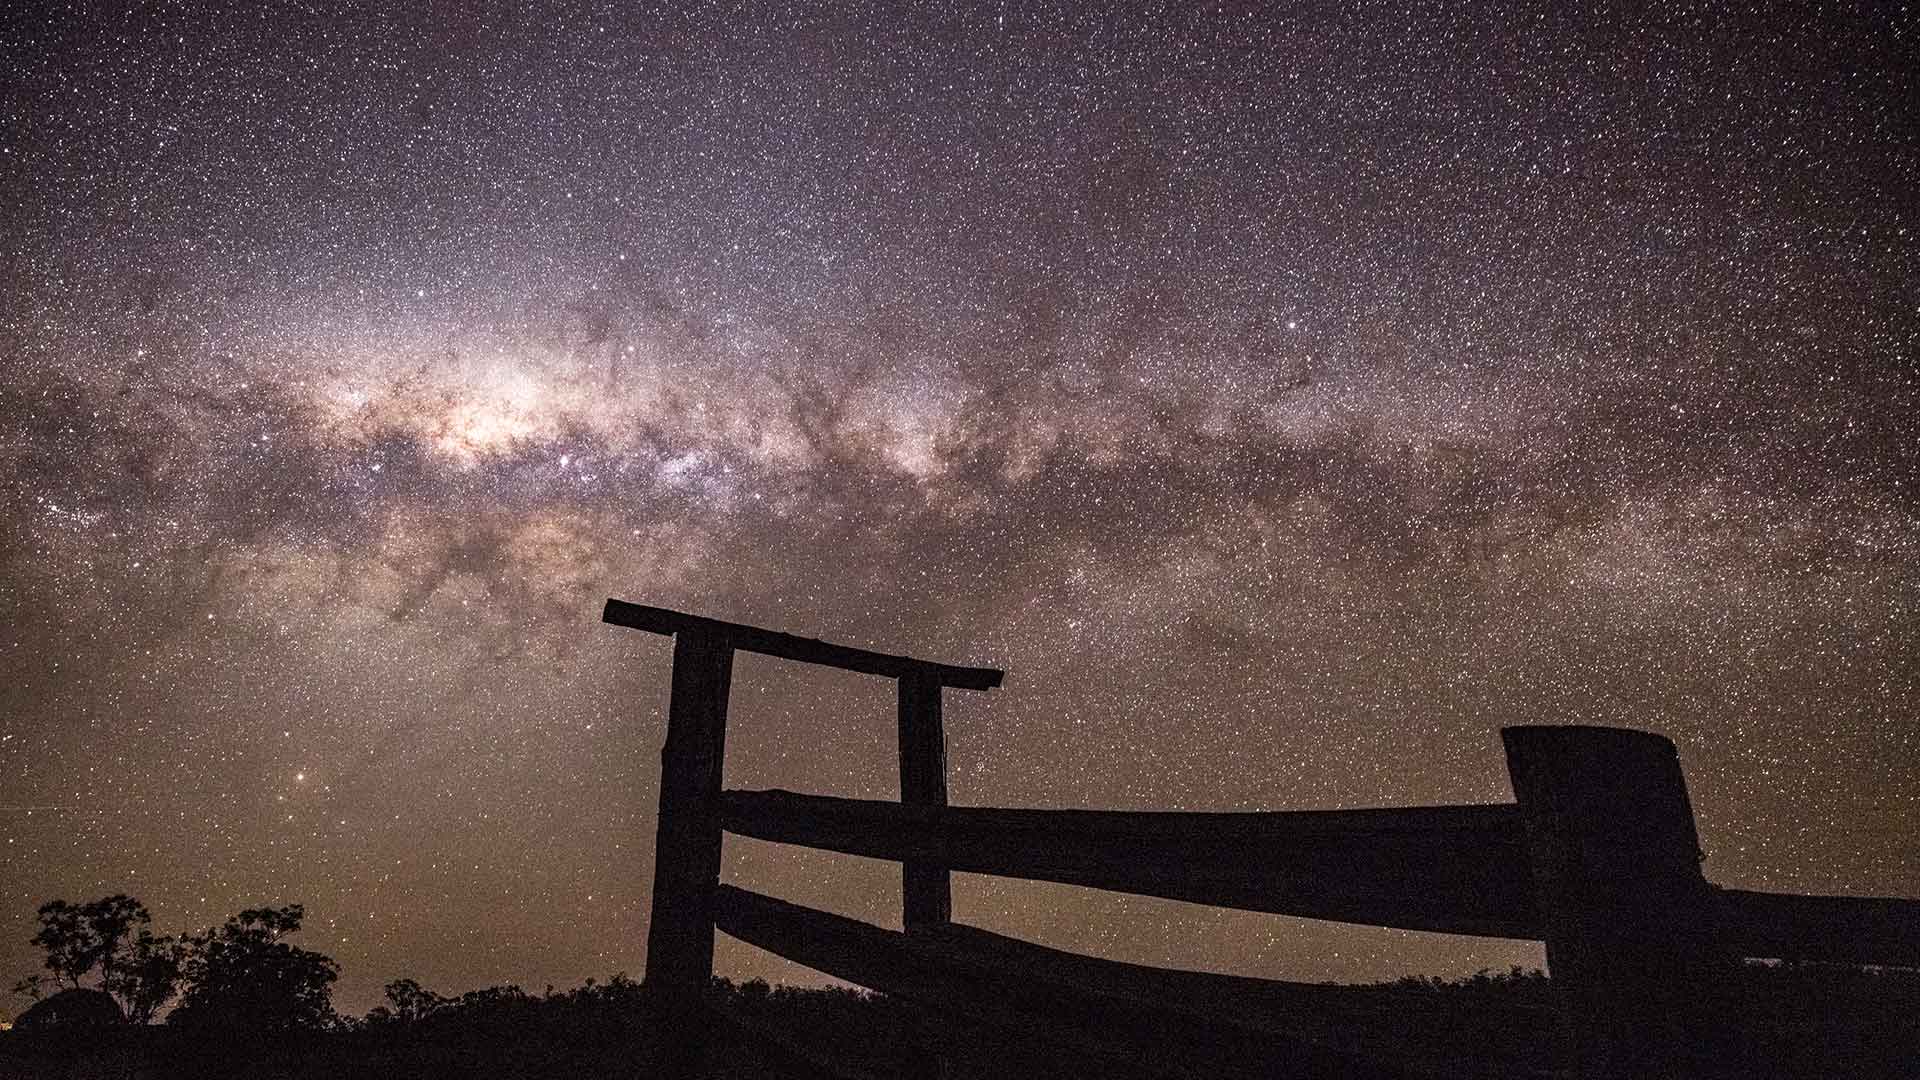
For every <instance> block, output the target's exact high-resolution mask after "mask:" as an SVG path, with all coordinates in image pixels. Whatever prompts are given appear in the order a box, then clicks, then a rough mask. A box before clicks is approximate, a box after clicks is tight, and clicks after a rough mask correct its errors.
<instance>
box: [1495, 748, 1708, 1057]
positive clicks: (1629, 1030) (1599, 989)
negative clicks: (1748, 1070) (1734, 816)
mask: <svg viewBox="0 0 1920 1080" xmlns="http://www.w3.org/2000/svg"><path fill="white" fill-rule="evenodd" d="M1500 736H1501V740H1502V741H1503V742H1504V743H1505V745H1506V753H1507V770H1508V772H1509V774H1510V775H1511V777H1512V780H1513V791H1514V795H1515V797H1516V798H1517V799H1518V801H1519V804H1520V810H1521V814H1522V816H1523V817H1524V819H1525V821H1526V830H1527V846H1528V854H1529V859H1530V862H1531V864H1532V872H1533V881H1534V889H1535V893H1536V895H1537V896H1538V898H1539V903H1540V908H1541V912H1542V915H1543V916H1544V919H1545V924H1546V930H1545V938H1546V946H1547V966H1548V968H1549V971H1550V974H1551V976H1552V978H1553V985H1554V987H1555V990H1556V992H1557V994H1558V996H1559V997H1560V1002H1561V1006H1562V1010H1563V1014H1564V1016H1565V1019H1566V1027H1567V1031H1566V1035H1567V1038H1568V1051H1569V1056H1570V1058H1571V1059H1572V1062H1573V1065H1574V1068H1575V1075H1577V1076H1580V1077H1586V1078H1594V1080H1600V1078H1606V1080H1614V1078H1625V1077H1656V1076H1662V1077H1663V1076H1675V1075H1686V1074H1687V1072H1688V1071H1689V1069H1688V1065H1687V1063H1688V1061H1689V1060H1690V1059H1692V1058H1693V1056H1694V1055H1693V1054H1692V1053H1691V1051H1693V1050H1695V1049H1696V1044H1695V1043H1694V1042H1693V1040H1691V1039H1690V1038H1689V1032H1690V1030H1691V1029H1692V1028H1693V1027H1694V1026H1695V1022H1696V1021H1695V1019H1694V1015H1695V1014H1696V1013H1697V1010H1698V1008H1699V1002H1698V1000H1697V998H1696V996H1695V994H1694V992H1693V989H1692V988H1694V987H1695V986H1697V985H1698V980H1699V979H1701V978H1703V977H1705V975H1706V971H1705V968H1706V966H1707V965H1708V964H1709V963H1710V962H1711V960H1712V958H1713V948H1712V944H1711V942H1712V939H1713V927H1712V925H1711V923H1710V921H1709V919H1710V913H1709V908H1708V893H1709V889H1710V886H1708V884H1707V882H1706V879H1705V878H1704V877H1702V876H1701V873H1700V858H1701V853H1700V839H1699V835H1698V834H1697V833H1696V832H1695V830H1694V822H1693V808H1692V805H1691V804H1690V803H1689V801H1688V799H1687V785H1686V779H1685V777H1684V776H1683V775H1682V773H1681V771H1680V759H1679V755H1678V753H1677V752H1676V751H1675V750H1674V746H1673V743H1672V741H1671V740H1668V739H1666V738H1664V737H1662V736H1659V735H1654V734H1650V733H1647V732H1642V731H1631V730H1627V729H1624V728H1601V727H1585V726H1565V727H1563V726H1525V727H1510V728H1505V729H1503V730H1502V731H1501V732H1500Z"/></svg>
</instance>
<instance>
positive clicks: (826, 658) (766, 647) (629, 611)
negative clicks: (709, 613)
mask: <svg viewBox="0 0 1920 1080" xmlns="http://www.w3.org/2000/svg"><path fill="white" fill-rule="evenodd" d="M600 618H601V621H603V622H609V623H612V624H613V625H615V626H625V627H630V628H632V629H634V630H646V631H648V632H650V633H655V634H667V635H673V634H679V633H683V632H688V631H691V632H694V633H698V634H704V635H706V636H709V637H712V638H714V639H716V640H719V641H724V642H725V643H726V644H728V645H729V646H731V647H733V648H735V649H741V650H744V651H746V652H754V653H760V654H761V655H763V656H777V657H780V658H781V659H783V660H797V661H799V662H801V663H803V664H820V665H822V666H825V667H835V668H842V669H844V670H847V671H858V672H863V673H865V674H868V675H885V676H888V677H889V678H896V679H897V678H903V677H906V676H909V675H911V676H914V677H916V678H926V679H931V680H933V681H934V682H936V683H938V684H939V685H941V686H958V687H961V688H963V689H967V690H991V689H992V688H994V687H996V686H999V685H1000V681H1001V679H1002V678H1004V676H1005V673H1004V672H1002V671H1000V670H999V669H997V668H983V667H959V666H956V665H953V664H936V663H934V662H933V661H931V660H916V659H914V658H913V657H911V656H895V655H892V654H890V653H879V652H871V651H869V650H867V649H855V648H850V647H848V646H846V645H834V644H831V643H829V642H825V641H821V640H819V639H818V638H803V637H796V636H795V635H793V634H783V633H781V632H779V631H778V630H763V629H761V628H760V627H757V626H748V625H746V624H745V623H731V622H722V621H721V620H719V619H708V618H704V617H702V616H699V615H688V614H685V613H683V612H678V611H669V610H667V609H666V608H658V607H649V606H647V605H645V604H629V603H627V602H626V601H625V600H614V599H611V598H609V599H608V600H607V606H606V610H605V611H604V612H602V614H601V616H600Z"/></svg>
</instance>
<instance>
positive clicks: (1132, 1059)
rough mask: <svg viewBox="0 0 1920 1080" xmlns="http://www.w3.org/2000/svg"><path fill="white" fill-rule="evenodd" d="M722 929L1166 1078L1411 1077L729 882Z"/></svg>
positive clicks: (719, 899) (718, 914) (720, 912)
mask: <svg viewBox="0 0 1920 1080" xmlns="http://www.w3.org/2000/svg"><path fill="white" fill-rule="evenodd" d="M714 917H715V923H716V925H717V926H718V927H719V928H720V929H721V930H722V931H724V932H726V933H727V934H730V935H732V936H733V937H736V938H739V939H740V940H741V941H745V942H747V943H748V944H751V945H756V946H758V947H760V948H763V949H766V950H767V951H769V952H773V953H778V954H779V955H781V956H785V957H787V958H788V959H791V960H794V961H797V962H798V963H802V964H805V965H806V966H808V967H810V968H813V969H815V970H817V971H822V972H825V973H827V974H829V975H832V976H834V977H836V978H840V979H845V980H847V981H848V982H854V983H859V984H860V985H862V986H866V987H870V988H872V989H875V990H879V991H881V992H882V993H887V994H895V995H898V996H900V997H904V998H908V999H910V1000H915V1001H921V1002H926V1003H929V1004H933V1005H936V1006H940V1007H944V1008H951V1009H955V1010H957V1011H959V1012H962V1013H965V1014H967V1015H969V1016H973V1017H975V1018H977V1019H981V1020H985V1021H988V1022H991V1023H994V1024H996V1025H998V1026H1002V1027H1006V1028H1011V1029H1015V1030H1031V1031H1034V1032H1036V1033H1038V1034H1042V1035H1045V1036H1047V1037H1048V1038H1050V1039H1053V1040H1056V1041H1060V1042H1064V1043H1066V1044H1068V1045H1072V1046H1074V1047H1075V1048H1077V1049H1080V1050H1082V1051H1084V1052H1086V1053H1089V1054H1093V1055H1095V1056H1098V1057H1102V1058H1107V1059H1110V1060H1113V1061H1115V1062H1119V1063H1125V1064H1134V1065H1143V1066H1146V1067H1147V1068H1149V1069H1152V1070H1155V1071H1157V1072H1160V1073H1162V1074H1164V1075H1168V1076H1182V1077H1195V1078H1209V1077H1215V1076H1243V1077H1269V1076H1282V1075H1284V1076H1289V1077H1300V1078H1302V1080H1309V1078H1316V1077H1325V1078H1328V1080H1333V1078H1341V1080H1345V1078H1369V1077H1377V1078H1381V1080H1386V1078H1390V1077H1391V1078H1410V1077H1415V1076H1422V1075H1427V1074H1423V1073H1416V1072H1412V1071H1408V1070H1406V1069H1403V1068H1399V1067H1395V1066H1390V1065H1384V1064H1380V1063H1377V1062H1370V1061H1367V1060H1366V1059H1364V1058H1362V1057H1360V1056H1358V1055H1356V1054H1352V1053H1348V1052H1343V1051H1339V1050H1334V1049H1331V1048H1328V1047H1325V1046H1322V1045H1319V1044H1317V1043H1313V1042H1309V1041H1305V1040H1299V1039H1289V1038H1286V1037H1285V1036H1282V1035H1278V1034H1275V1033H1273V1032H1263V1031H1257V1030H1251V1029H1249V1028H1247V1027H1243V1026H1240V1025H1237V1024H1234V1023H1231V1022H1228V1021H1225V1020H1220V1019H1208V1018H1206V1017H1203V1016H1199V1015H1191V1014H1179V1015H1173V1014H1171V1013H1170V1012H1169V1010H1167V1009H1165V1008H1163V1007H1161V1006H1159V1005H1157V1004H1150V1003H1147V1002H1143V1001H1140V1000H1136V999H1133V998H1130V997H1128V996H1126V995H1123V994H1118V993H1113V992H1111V991H1110V990H1108V989H1107V988H1106V987H1103V986H1100V985H1098V984H1096V985H1094V986H1091V987H1080V986H1073V985H1063V984H1061V983H1058V982H1055V981H1053V980H1050V979H1046V978H1038V977H1035V972H1033V971H1031V970H1028V969H1023V968H1022V967H1020V966H1018V965H1013V964H1009V963H1007V962H1006V957H1005V956H998V957H992V956H988V957H982V956H976V955H972V954H971V953H970V952H969V950H968V949H967V948H966V947H965V945H964V943H963V942H961V941H958V940H956V939H954V938H950V937H946V936H944V935H942V934H938V933H933V934H926V935H909V934H904V933H900V932H898V931H893V930H884V929H881V928H880V927H877V926H872V925H870V924H867V923H864V922H860V921H859V920H857V919H849V918H846V917H844V916H841V915H833V914H829V913H827V912H824V911H816V910H814V909H812V908H806V907H801V906H800V905H797V904H790V903H787V902H786V901H784V900H775V899H773V898H772V897H767V896H762V895H760V894H758V893H753V892H748V891H747V890H745V889H739V888H735V887H734V886H731V885H722V886H720V889H719V891H718V894H717V895H716V897H715V904H714Z"/></svg>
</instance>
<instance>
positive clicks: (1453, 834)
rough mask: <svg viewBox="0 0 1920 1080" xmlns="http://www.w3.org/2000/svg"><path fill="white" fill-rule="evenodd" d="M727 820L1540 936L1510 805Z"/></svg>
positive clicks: (1092, 877)
mask: <svg viewBox="0 0 1920 1080" xmlns="http://www.w3.org/2000/svg"><path fill="white" fill-rule="evenodd" d="M720 823H721V827H722V828H724V829H726V830H727V831H728V832H732V833H737V834H739V835H741V836H751V837H754V838H756V839H760V840H773V841H777V842H780V843H786V844H800V845H803V846H806V847H812V848H822V849H825V850H828V851H838V852H843V853H845V854H848V855H864V856H867V857H869V858H876V859H893V860H900V861H905V860H918V861H920V862H923V863H928V864H934V865H939V866H944V867H947V868H948V869H952V870H959V871H964V872H968V873H977V874H998V875H1000V876H1002V877H1018V878H1028V879H1030V880H1034V881H1056V882H1060V883H1062V884H1066V885H1084V886H1088V887H1091V888H1096V889H1110V890H1113V891H1115V892H1126V893H1135V894H1138V895H1143V896H1160V897H1165V898H1167V899H1170V900H1185V901H1189V902H1191V903H1196V904H1211V905H1214V906H1216V907H1228V908H1238V909H1241V910H1243V911H1266V912H1273V913H1276V914H1281V915H1304V916H1308V917H1311V918H1316V919H1337V920H1340V921H1344V922H1357V923H1371V924H1374V925H1378V926H1393V927H1399V928H1401V929H1406V930H1435V931H1441V932H1444V933H1450V934H1480V935H1485V936H1490V937H1508V938H1529V937H1538V936H1539V934H1540V928H1541V921H1540V917H1539V914H1538V913H1537V911H1536V910H1535V908H1534V904H1533V894H1532V888H1531V886H1530V884H1529V882H1528V877H1527V875H1528V864H1527V849H1526V830H1525V828H1524V826H1523V824H1522V822H1521V820H1520V815H1519V810H1518V808H1517V807H1514V806H1423V807H1411V808H1407V809H1391V810H1333V811H1325V810H1309V811H1298V812H1287V813H1240V814H1188V813H1158V812H1131V811H1111V810H1002V809H989V808H984V807H959V806H951V807H933V808H922V807H914V806H902V805H900V804H899V803H888V802H865V801H860V800H856V799H837V798H829V797H826V796H820V795H795V794H793V793H791V792H785V791H727V792H723V793H722V794H721V797H720Z"/></svg>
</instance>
